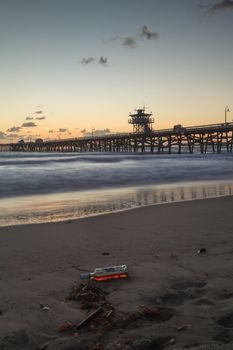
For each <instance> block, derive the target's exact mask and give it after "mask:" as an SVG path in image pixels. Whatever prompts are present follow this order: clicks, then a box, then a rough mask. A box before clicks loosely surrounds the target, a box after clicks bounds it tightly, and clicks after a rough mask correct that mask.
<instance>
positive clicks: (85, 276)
mask: <svg viewBox="0 0 233 350" xmlns="http://www.w3.org/2000/svg"><path fill="white" fill-rule="evenodd" d="M90 276H91V273H90V272H86V273H82V274H81V275H80V278H81V280H89V278H90Z"/></svg>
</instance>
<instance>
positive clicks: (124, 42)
mask: <svg viewBox="0 0 233 350" xmlns="http://www.w3.org/2000/svg"><path fill="white" fill-rule="evenodd" d="M122 45H123V46H126V47H129V48H131V49H134V48H135V47H136V46H137V44H136V40H135V39H134V38H133V37H130V36H128V37H126V38H124V39H123V40H122Z"/></svg>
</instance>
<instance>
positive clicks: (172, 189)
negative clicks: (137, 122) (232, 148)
mask: <svg viewBox="0 0 233 350" xmlns="http://www.w3.org/2000/svg"><path fill="white" fill-rule="evenodd" d="M232 193H233V154H231V153H222V154H184V155H182V154H181V155H178V154H176V155H174V154H172V155H168V154H165V155H162V154H123V153H120V154H110V153H13V152H9V153H8V152H1V153H0V226H6V225H16V224H27V223H40V222H47V221H60V220H70V219H75V218H80V217H85V216H90V215H98V214H101V213H107V212H114V211H119V210H125V209H130V208H134V207H139V206H145V205H152V204H159V203H168V202H172V201H182V200H194V199H199V198H209V197H217V196H223V195H231V194H232Z"/></svg>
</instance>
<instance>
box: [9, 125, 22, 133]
mask: <svg viewBox="0 0 233 350" xmlns="http://www.w3.org/2000/svg"><path fill="white" fill-rule="evenodd" d="M20 129H21V127H20V126H13V127H12V128H10V129H7V132H19V131H20Z"/></svg>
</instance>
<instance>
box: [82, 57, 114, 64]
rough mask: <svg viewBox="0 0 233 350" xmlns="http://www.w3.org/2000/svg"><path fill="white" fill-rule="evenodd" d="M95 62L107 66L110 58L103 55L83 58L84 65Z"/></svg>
mask: <svg viewBox="0 0 233 350" xmlns="http://www.w3.org/2000/svg"><path fill="white" fill-rule="evenodd" d="M93 63H98V64H100V65H102V66H107V65H108V58H107V57H103V56H101V57H100V58H99V59H97V58H94V57H86V58H85V57H83V58H82V60H81V64H82V65H84V66H87V65H89V64H93Z"/></svg>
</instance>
